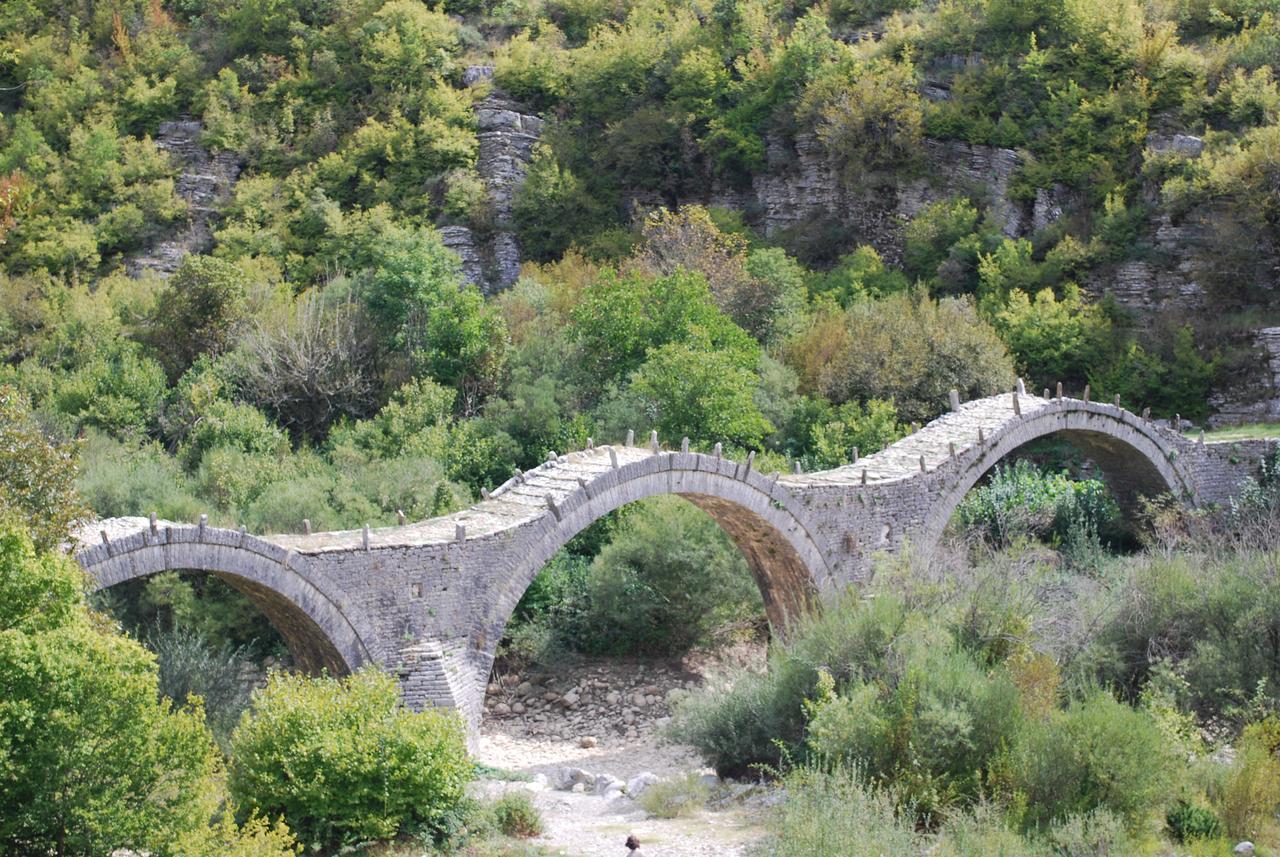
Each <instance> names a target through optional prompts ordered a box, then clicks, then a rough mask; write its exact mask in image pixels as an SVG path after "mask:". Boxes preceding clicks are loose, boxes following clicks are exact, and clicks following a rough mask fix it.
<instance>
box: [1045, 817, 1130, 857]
mask: <svg viewBox="0 0 1280 857" xmlns="http://www.w3.org/2000/svg"><path fill="white" fill-rule="evenodd" d="M1049 842H1050V844H1051V845H1052V848H1053V854H1054V857H1123V855H1126V854H1132V853H1134V852H1135V850H1137V849H1136V845H1137V843H1136V842H1135V841H1134V837H1133V835H1132V834H1130V833H1129V831H1128V829H1127V828H1126V827H1125V823H1124V819H1123V818H1121V817H1120V816H1118V815H1116V814H1115V813H1113V812H1110V811H1108V810H1106V809H1095V810H1093V811H1092V812H1089V813H1086V814H1084V815H1070V816H1067V818H1065V819H1063V820H1062V821H1061V822H1059V823H1057V824H1055V825H1054V826H1053V828H1052V829H1051V830H1050V831H1049Z"/></svg>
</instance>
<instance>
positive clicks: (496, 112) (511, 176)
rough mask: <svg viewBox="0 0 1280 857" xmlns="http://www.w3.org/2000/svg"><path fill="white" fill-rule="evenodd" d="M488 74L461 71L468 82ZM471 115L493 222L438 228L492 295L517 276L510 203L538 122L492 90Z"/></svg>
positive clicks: (470, 277) (482, 69)
mask: <svg viewBox="0 0 1280 857" xmlns="http://www.w3.org/2000/svg"><path fill="white" fill-rule="evenodd" d="M492 75H493V69H492V68H490V67H488V66H473V67H471V68H469V69H467V71H466V74H465V75H464V81H465V82H466V83H467V84H468V85H471V84H475V83H477V82H479V81H483V80H487V79H489V78H490V77H492ZM475 114H476V126H477V130H478V133H477V137H478V138H479V140H480V151H479V154H478V156H477V158H476V172H478V173H479V174H480V177H481V178H482V179H484V183H485V185H486V187H487V188H488V191H489V197H490V199H491V200H492V203H493V213H494V224H495V226H494V228H493V230H492V231H488V230H486V231H485V232H481V231H479V230H476V229H473V228H471V227H470V226H457V225H454V226H444V227H441V229H440V237H441V238H442V239H443V241H444V244H445V246H446V247H448V248H449V249H451V250H453V251H454V252H455V253H457V254H458V257H459V258H460V259H461V260H462V271H463V275H464V276H465V277H466V279H467V281H468V282H471V283H475V284H476V285H477V286H479V287H480V290H481V291H482V292H484V293H485V294H493V293H495V292H499V291H501V290H502V289H505V288H506V287H507V286H509V285H511V284H512V283H514V282H515V281H516V278H517V277H518V276H520V244H519V242H518V241H517V239H516V236H515V233H514V232H513V231H512V228H511V215H512V206H513V202H514V200H515V194H516V190H517V189H518V188H519V187H520V185H521V184H522V183H523V182H524V177H525V172H526V170H527V169H528V166H529V161H530V159H531V158H532V157H533V147H534V146H535V145H536V144H537V142H538V138H539V137H540V136H541V134H542V127H543V120H541V119H539V118H538V117H537V116H535V115H533V114H531V113H529V112H527V111H526V110H525V109H524V108H522V107H521V106H520V105H519V104H517V103H515V102H514V101H512V100H510V99H509V98H507V97H506V96H505V95H503V94H502V93H501V92H499V91H497V90H494V91H493V92H492V93H491V94H490V95H489V96H487V97H486V98H485V99H484V100H482V101H480V102H478V103H477V104H476V106H475Z"/></svg>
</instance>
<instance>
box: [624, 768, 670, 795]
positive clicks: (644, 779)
mask: <svg viewBox="0 0 1280 857" xmlns="http://www.w3.org/2000/svg"><path fill="white" fill-rule="evenodd" d="M660 782H662V780H661V778H660V777H658V775H657V774H651V773H649V772H648V771H646V772H644V773H643V774H637V775H636V776H634V777H632V778H631V779H629V780H627V794H628V795H630V796H631V797H633V798H638V797H640V795H642V794H644V790H645V789H647V788H649V786H651V785H653V784H654V783H660Z"/></svg>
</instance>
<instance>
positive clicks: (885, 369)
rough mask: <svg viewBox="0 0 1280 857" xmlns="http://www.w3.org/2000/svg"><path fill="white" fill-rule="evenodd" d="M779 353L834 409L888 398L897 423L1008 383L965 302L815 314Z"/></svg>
mask: <svg viewBox="0 0 1280 857" xmlns="http://www.w3.org/2000/svg"><path fill="white" fill-rule="evenodd" d="M787 355H788V362H789V363H791V365H792V366H794V367H795V368H796V371H797V372H799V374H800V377H801V380H802V381H803V382H804V383H805V385H806V387H807V388H808V389H810V390H813V391H816V392H819V393H821V394H823V395H824V396H826V397H827V398H829V399H830V400H831V401H833V402H836V403H840V402H846V401H862V400H865V399H872V398H875V399H892V400H893V401H894V403H895V404H896V405H897V408H898V413H899V414H900V415H901V416H902V417H903V418H904V419H914V420H920V421H924V420H928V419H932V418H933V417H935V416H937V415H938V414H939V413H940V412H941V411H942V410H943V409H944V408H945V407H946V401H947V393H948V391H949V390H952V389H955V390H959V391H960V394H961V395H962V396H964V397H965V398H975V397H979V396H988V395H991V394H993V393H995V392H997V391H999V390H1002V389H1006V388H1008V387H1012V385H1013V364H1012V361H1011V360H1010V358H1009V355H1008V352H1007V351H1006V349H1005V346H1004V345H1003V344H1002V343H1001V342H1000V340H999V338H998V337H997V336H996V333H995V331H994V330H993V329H992V328H991V327H990V325H988V324H987V323H986V322H984V321H982V320H981V319H980V318H978V316H977V313H976V311H975V309H974V307H973V305H972V304H971V303H969V302H967V301H962V300H958V299H951V298H947V299H944V300H942V301H935V300H933V299H932V298H929V297H927V296H924V295H920V294H915V293H911V294H897V295H890V296H889V297H886V298H884V299H883V300H880V301H865V302H861V303H855V304H854V305H853V306H851V307H850V308H849V309H848V310H847V311H846V312H845V313H844V314H843V315H842V316H836V317H834V318H833V317H824V316H818V317H817V318H815V320H814V322H813V323H812V324H811V326H810V327H809V329H808V330H807V331H805V332H803V333H801V334H799V335H798V336H797V337H795V338H793V339H792V340H791V342H789V343H788V345H787Z"/></svg>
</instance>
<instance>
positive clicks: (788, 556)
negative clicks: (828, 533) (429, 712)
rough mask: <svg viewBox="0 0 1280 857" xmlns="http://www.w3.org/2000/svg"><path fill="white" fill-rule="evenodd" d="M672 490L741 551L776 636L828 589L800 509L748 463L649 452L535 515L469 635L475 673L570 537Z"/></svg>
mask: <svg viewBox="0 0 1280 857" xmlns="http://www.w3.org/2000/svg"><path fill="white" fill-rule="evenodd" d="M662 494H674V495H676V496H678V497H681V498H683V499H685V500H688V501H689V502H690V503H692V504H693V505H695V506H697V507H698V508H700V509H702V510H703V511H705V512H706V513H707V514H709V515H710V516H711V518H712V519H713V520H715V521H716V523H718V524H719V525H720V526H721V528H723V529H724V531H725V532H726V533H727V534H728V535H729V537H730V538H731V539H732V540H733V541H734V543H735V544H736V545H737V546H738V548H739V549H740V550H741V551H742V554H743V556H744V557H745V558H746V560H747V565H748V567H750V569H751V573H752V576H753V577H754V578H755V581H756V584H757V586H758V587H759V588H760V593H761V596H762V598H763V600H764V604H765V611H766V614H767V615H768V618H769V622H770V625H771V626H772V627H773V628H774V630H775V632H776V633H785V631H786V628H787V627H788V626H789V625H790V624H791V623H792V622H793V621H794V620H795V619H797V618H798V617H799V616H800V615H802V614H803V613H805V612H807V611H808V610H809V609H810V608H811V607H812V606H813V605H814V604H815V603H816V598H817V596H818V595H819V594H820V593H822V592H824V591H827V590H829V589H831V588H832V587H834V586H835V577H834V576H833V575H832V573H831V570H830V568H829V567H828V563H827V561H826V559H825V555H824V551H823V549H822V547H821V545H820V543H819V541H818V539H817V537H816V536H815V535H814V531H813V528H812V527H811V526H810V525H809V524H808V523H807V522H806V521H805V519H804V517H803V516H802V515H801V514H800V513H799V512H798V511H797V510H798V507H799V506H800V505H801V504H800V503H799V502H798V501H797V500H796V498H794V497H793V496H792V495H791V494H790V492H789V491H788V490H787V489H786V488H785V487H783V486H782V485H779V484H778V482H777V478H776V476H764V475H761V474H759V473H757V472H755V471H754V470H751V469H750V466H749V465H747V464H735V463H734V462H731V461H727V460H725V459H722V458H719V457H716V456H708V455H701V454H697V453H680V454H674V453H654V454H652V455H650V456H647V457H645V458H641V459H639V460H632V461H630V462H628V463H625V464H621V465H620V466H619V467H618V468H617V469H614V470H611V471H608V472H606V473H604V474H601V475H599V476H597V477H596V478H595V479H593V480H591V481H590V482H586V483H584V484H583V485H582V486H581V487H580V488H579V490H577V491H575V492H573V493H572V494H570V495H569V496H568V497H566V498H565V499H564V501H563V502H562V503H560V504H559V505H558V506H555V507H554V508H553V510H552V512H551V513H550V514H547V515H545V516H543V517H541V518H540V519H539V521H538V523H537V525H536V526H535V527H534V528H533V531H532V532H531V533H530V535H529V536H528V537H527V539H526V540H523V541H522V542H521V544H520V545H519V549H518V550H517V551H515V554H516V555H518V556H519V557H520V559H519V562H518V563H517V564H516V566H515V567H514V568H513V569H512V570H511V572H510V575H509V576H508V577H507V582H506V584H505V585H504V588H503V589H502V591H501V592H500V593H499V594H498V596H497V598H496V599H495V601H494V603H493V604H492V606H491V607H490V608H489V609H488V610H487V611H485V614H484V617H483V619H482V620H481V622H480V623H479V625H478V627H477V629H476V635H475V638H474V643H475V645H474V648H473V652H474V656H475V657H476V658H477V659H478V660H477V662H476V663H475V667H476V674H477V675H478V676H480V677H481V680H485V679H487V676H488V674H489V671H490V669H491V668H492V664H493V657H494V653H495V651H496V648H497V644H498V641H499V639H500V638H501V636H502V634H503V632H504V629H505V628H506V625H507V621H508V620H509V619H510V617H511V614H512V612H513V611H514V610H515V607H516V605H517V604H518V603H519V601H520V598H521V597H522V596H523V595H524V592H525V590H526V589H528V588H529V586H530V584H532V582H533V579H534V577H535V576H536V575H537V574H538V572H539V571H541V570H542V568H543V566H545V565H546V563H547V562H548V561H549V560H550V559H551V557H552V556H554V555H555V553H556V552H557V551H558V550H560V549H561V548H562V547H564V545H565V544H567V543H568V542H569V540H570V539H572V538H573V537H574V536H575V535H577V534H578V533H579V532H581V531H582V530H583V529H585V528H586V527H587V526H589V525H590V524H591V523H592V522H594V521H596V520H599V519H600V518H601V517H603V516H604V515H606V514H608V513H609V512H612V511H613V510H615V509H617V508H619V507H621V506H624V505H626V504H627V503H631V502H634V501H636V500H642V499H645V498H647V497H654V496H658V495H662Z"/></svg>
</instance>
